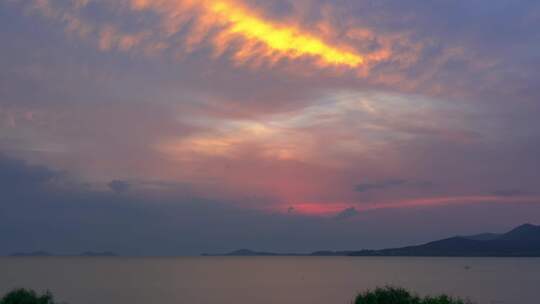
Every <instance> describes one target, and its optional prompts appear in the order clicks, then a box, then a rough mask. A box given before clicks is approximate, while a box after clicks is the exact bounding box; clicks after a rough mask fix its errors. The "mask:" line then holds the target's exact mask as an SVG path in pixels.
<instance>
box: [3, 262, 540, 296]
mask: <svg viewBox="0 0 540 304" xmlns="http://www.w3.org/2000/svg"><path fill="white" fill-rule="evenodd" d="M387 284H391V285H397V286H403V287H406V288H410V289H413V290H415V291H417V292H419V293H421V294H422V295H426V294H436V293H448V294H451V295H455V296H460V297H463V298H469V299H471V300H473V301H476V302H477V303H480V304H483V303H485V304H495V303H496V304H503V303H504V304H538V299H539V298H540V259H528V258H523V259H513V258H378V257H377V258H364V257H360V258H358V257H355V258H347V257H192V258H56V257H54V258H0V292H2V293H3V292H5V291H7V290H9V289H12V288H15V287H30V288H33V289H36V290H46V289H48V290H51V291H52V292H53V293H54V294H55V295H56V296H57V298H58V300H61V301H66V302H68V303H70V304H96V303H99V304H106V303H111V304H143V303H144V304H150V303H159V304H167V303H185V304H210V303H212V304H214V303H215V304H219V303H223V304H225V303H227V304H231V303H235V304H243V303H246V304H270V303H272V304H276V303H283V304H308V303H309V304H330V303H332V304H334V303H338V304H341V303H343V304H348V303H350V301H351V300H352V298H353V297H354V295H355V293H356V292H357V291H361V290H364V289H367V288H373V287H376V286H382V285H387Z"/></svg>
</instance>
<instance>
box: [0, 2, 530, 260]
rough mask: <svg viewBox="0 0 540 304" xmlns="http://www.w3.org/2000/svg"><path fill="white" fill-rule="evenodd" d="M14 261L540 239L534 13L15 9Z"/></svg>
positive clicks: (4, 146) (415, 5) (464, 6)
mask: <svg viewBox="0 0 540 304" xmlns="http://www.w3.org/2000/svg"><path fill="white" fill-rule="evenodd" d="M0 28H1V30H0V55H1V56H0V242H1V243H2V246H0V254H9V253H11V252H14V251H33V250H48V251H53V252H58V253H73V252H75V253H76V252H81V251H86V250H94V251H96V250H112V251H116V252H118V253H121V254H132V255H180V254H195V255H196V254H199V253H201V252H213V253H215V252H225V251H230V250H234V249H239V248H251V249H256V250H269V251H277V252H293V251H295V252H307V251H312V250H320V249H340V250H342V249H362V248H382V247H392V246H401V245H408V244H414V243H419V242H424V241H429V240H433V239H436V238H442V237H448V236H452V235H456V234H468V233H471V234H472V233H479V232H485V231H492V232H498V231H504V230H507V229H508V228H511V227H513V226H515V225H519V224H522V223H524V222H532V223H539V222H540V118H539V117H540V73H539V71H540V31H539V30H538V29H539V28H540V2H539V1H537V0H523V1H511V0H443V1H425V0H408V1H402V0H381V1H371V0H251V1H247V0H244V1H242V0H114V1H113V0H2V1H0Z"/></svg>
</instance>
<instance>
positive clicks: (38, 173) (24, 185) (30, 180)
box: [0, 153, 61, 199]
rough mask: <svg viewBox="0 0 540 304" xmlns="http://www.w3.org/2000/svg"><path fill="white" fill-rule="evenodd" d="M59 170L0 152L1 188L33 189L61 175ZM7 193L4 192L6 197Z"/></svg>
mask: <svg viewBox="0 0 540 304" xmlns="http://www.w3.org/2000/svg"><path fill="white" fill-rule="evenodd" d="M60 175H61V174H60V173H59V172H56V171H53V170H50V169H49V168H47V167H43V166H37V165H31V164H28V163H26V162H25V161H22V160H18V159H14V158H11V157H8V156H6V155H3V154H1V153H0V189H3V191H7V190H25V191H33V190H35V189H38V188H41V187H42V186H44V185H46V184H47V183H50V182H52V181H53V180H54V179H55V178H57V177H59V176H60ZM6 194H7V193H6V192H5V193H3V195H4V199H5V195H6Z"/></svg>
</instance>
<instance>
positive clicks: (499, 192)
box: [492, 189, 526, 197]
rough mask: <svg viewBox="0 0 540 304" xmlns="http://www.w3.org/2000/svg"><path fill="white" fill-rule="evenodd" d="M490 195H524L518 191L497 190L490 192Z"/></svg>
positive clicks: (521, 191)
mask: <svg viewBox="0 0 540 304" xmlns="http://www.w3.org/2000/svg"><path fill="white" fill-rule="evenodd" d="M492 194H494V195H497V196H503V197H513V196H521V195H525V194H526V193H525V192H524V191H523V190H520V189H499V190H495V191H493V192H492Z"/></svg>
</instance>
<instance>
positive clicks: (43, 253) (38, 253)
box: [9, 251, 117, 257]
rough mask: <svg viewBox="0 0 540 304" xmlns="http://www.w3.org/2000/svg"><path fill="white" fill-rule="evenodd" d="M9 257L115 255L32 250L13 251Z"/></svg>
mask: <svg viewBox="0 0 540 304" xmlns="http://www.w3.org/2000/svg"><path fill="white" fill-rule="evenodd" d="M9 256H11V257H51V256H83V257H114V256H117V254H115V253H114V252H111V251H103V252H94V251H86V252H83V253H80V254H75V255H71V254H62V255H59V254H53V253H50V252H47V251H34V252H15V253H12V254H10V255H9Z"/></svg>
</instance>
